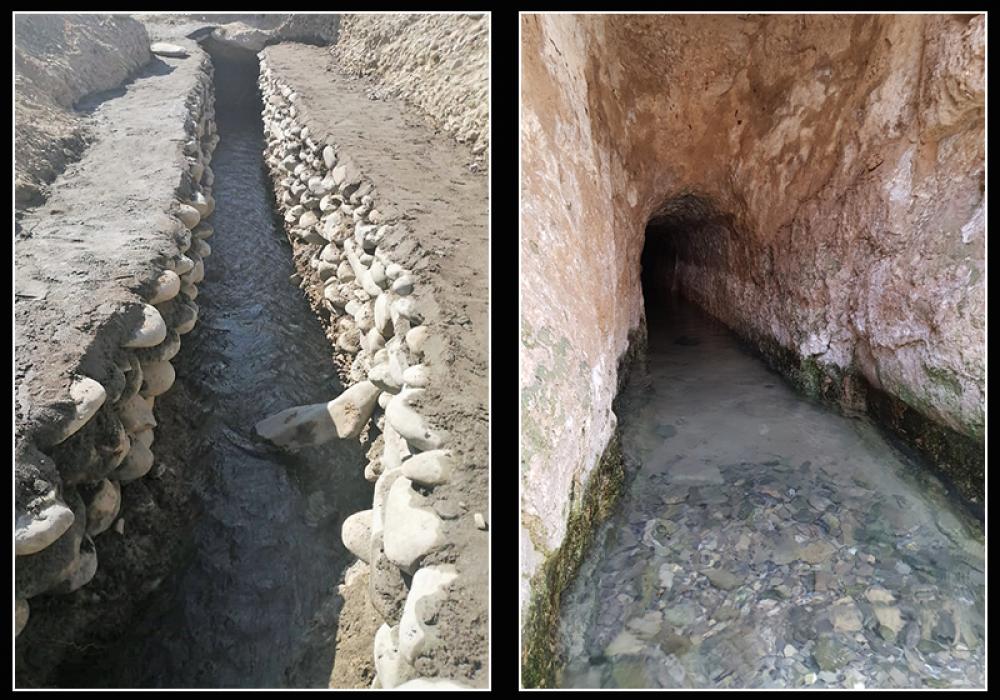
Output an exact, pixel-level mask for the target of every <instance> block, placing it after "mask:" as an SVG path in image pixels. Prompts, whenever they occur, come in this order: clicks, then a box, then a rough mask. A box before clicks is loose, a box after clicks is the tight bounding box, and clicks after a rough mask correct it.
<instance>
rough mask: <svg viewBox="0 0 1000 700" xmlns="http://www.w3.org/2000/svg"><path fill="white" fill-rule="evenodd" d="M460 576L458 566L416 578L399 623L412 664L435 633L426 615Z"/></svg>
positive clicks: (404, 652) (402, 650)
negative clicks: (426, 623)
mask: <svg viewBox="0 0 1000 700" xmlns="http://www.w3.org/2000/svg"><path fill="white" fill-rule="evenodd" d="M400 481H401V480H400ZM396 483H399V482H398V481H397V482H396ZM457 576H458V573H457V572H456V571H455V567H454V566H450V565H447V564H443V565H437V566H425V567H423V568H421V569H420V570H419V571H417V573H415V574H414V575H413V581H412V582H411V583H410V592H409V593H408V594H407V596H406V603H405V604H404V605H403V615H402V617H401V618H400V621H399V653H400V654H402V655H403V658H404V659H406V660H407V661H408V662H409V663H410V664H411V665H412V664H413V663H414V662H415V661H416V659H417V657H418V656H420V653H421V652H422V651H423V649H424V647H425V646H426V644H427V641H428V638H429V637H430V636H431V634H432V633H431V632H429V631H428V629H427V627H426V625H425V623H424V620H425V619H427V617H426V616H428V615H433V614H434V613H435V612H436V608H437V606H439V605H440V602H441V600H442V599H443V598H444V596H445V594H446V592H447V590H448V584H450V583H451V582H452V581H454V580H455V578H457ZM418 606H419V610H418Z"/></svg>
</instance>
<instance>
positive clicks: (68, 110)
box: [14, 15, 150, 211]
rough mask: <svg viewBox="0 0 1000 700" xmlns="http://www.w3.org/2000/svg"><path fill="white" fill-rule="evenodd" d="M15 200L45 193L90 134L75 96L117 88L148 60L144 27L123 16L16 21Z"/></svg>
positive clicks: (36, 200) (22, 203)
mask: <svg viewBox="0 0 1000 700" xmlns="http://www.w3.org/2000/svg"><path fill="white" fill-rule="evenodd" d="M14 30H15V41H14V66H15V77H14V119H15V121H16V123H17V132H16V138H15V141H14V180H15V190H14V191H15V205H16V207H17V210H18V211H20V210H22V209H23V208H24V207H27V206H37V205H39V204H41V203H42V202H43V201H44V200H45V197H46V196H48V191H49V190H48V185H49V183H51V182H52V181H53V180H54V179H55V177H56V176H57V175H58V174H59V173H61V172H62V171H63V169H64V168H65V167H66V164H67V163H70V162H72V161H73V160H75V159H76V158H78V157H79V156H80V154H81V153H82V152H83V149H84V148H85V146H86V142H87V140H88V138H91V137H93V136H94V134H91V133H90V132H89V131H88V129H87V128H86V125H85V121H84V120H83V119H82V118H81V115H80V114H78V113H76V112H74V111H73V107H74V105H75V104H76V102H77V100H79V99H80V98H81V97H84V96H86V95H91V94H93V93H96V92H100V91H102V90H109V89H111V88H114V87H117V86H118V85H120V84H121V83H122V82H123V81H125V80H126V79H127V78H128V77H129V76H132V75H134V74H135V73H136V71H138V70H139V68H140V67H142V66H143V65H145V64H146V62H147V61H149V56H150V54H149V42H148V39H147V37H146V30H145V29H143V26H142V24H140V23H139V22H136V21H135V20H134V19H131V18H129V17H126V16H124V15H112V16H108V15H105V16H100V15H17V16H15V18H14Z"/></svg>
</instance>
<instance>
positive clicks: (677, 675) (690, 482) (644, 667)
mask: <svg viewBox="0 0 1000 700" xmlns="http://www.w3.org/2000/svg"><path fill="white" fill-rule="evenodd" d="M620 423H621V427H622V447H623V450H624V453H625V456H626V463H627V465H628V466H627V469H630V470H631V471H632V474H633V478H632V481H631V483H630V484H629V486H628V487H627V491H626V494H625V496H624V497H623V499H622V502H621V503H620V504H619V507H618V509H617V510H616V513H615V514H614V515H613V516H612V517H611V518H610V519H609V521H608V522H607V523H605V524H604V526H603V527H602V528H601V530H600V532H599V535H598V538H597V542H596V544H595V546H594V547H593V549H592V551H591V553H590V555H589V557H588V559H587V561H586V562H585V563H584V565H583V567H582V569H581V571H580V573H579V575H578V577H577V579H576V582H575V584H574V585H573V587H571V589H570V590H569V591H568V592H567V594H566V596H565V599H564V605H563V612H562V632H563V642H564V645H565V649H566V651H567V661H568V663H567V666H566V668H565V670H564V672H563V674H562V678H561V680H560V684H561V685H562V686H564V687H654V688H657V687H659V688H717V687H721V688H740V687H755V688H786V687H797V688H801V687H810V686H812V687H846V688H859V687H866V688H921V687H982V686H983V685H984V683H985V654H984V643H983V642H984V609H985V586H984V574H983V572H984V568H985V566H984V556H985V554H984V546H983V542H984V540H983V532H982V528H981V526H980V524H979V523H978V521H975V520H971V519H969V518H967V517H966V516H965V515H964V514H963V513H962V512H959V511H957V510H956V509H955V508H954V507H953V506H952V505H950V503H949V502H948V500H947V498H946V497H945V489H944V487H943V486H942V485H941V484H940V483H939V482H938V481H937V480H936V479H935V478H934V477H933V476H929V474H928V472H927V470H926V469H925V468H922V467H921V466H920V465H919V464H917V463H916V462H915V461H913V460H912V459H911V458H910V457H909V456H908V455H905V454H903V453H901V452H900V451H899V450H898V449H897V448H896V447H894V446H893V445H891V444H889V443H888V442H887V441H886V440H885V439H884V438H883V437H882V435H881V434H880V433H879V431H878V430H877V429H876V428H875V427H874V426H873V425H871V424H870V423H869V422H868V421H867V420H865V419H863V418H847V417H844V416H841V415H838V414H836V413H833V412H831V411H830V410H828V409H826V408H824V407H822V406H819V405H817V404H815V403H813V402H811V401H810V400H808V399H806V398H804V397H802V396H800V395H799V394H797V393H796V392H795V391H794V390H793V389H792V388H791V387H789V386H788V385H787V384H785V383H784V382H783V381H782V379H781V378H780V377H779V376H778V375H777V374H775V373H773V372H772V371H770V370H769V369H768V368H767V367H766V366H765V365H764V364H763V363H762V362H761V361H760V360H758V359H757V358H755V357H753V356H751V355H750V354H748V353H747V352H746V351H745V350H744V349H742V348H741V347H740V345H739V343H738V341H737V340H736V338H735V337H734V336H733V335H732V334H731V333H730V332H728V331H727V330H726V329H725V327H723V326H722V325H721V324H718V323H717V322H715V321H714V320H712V319H710V318H708V317H706V316H705V315H704V314H702V313H701V312H700V311H699V310H697V309H696V308H694V307H692V306H690V305H686V304H683V303H679V304H676V305H675V308H672V309H671V310H670V312H669V317H668V318H665V319H651V321H650V335H649V352H648V355H647V357H646V360H645V362H644V363H641V362H640V363H638V364H637V366H636V368H635V369H634V370H633V374H632V377H631V380H630V383H629V386H628V387H627V388H626V390H625V393H624V396H623V400H622V409H621V415H620Z"/></svg>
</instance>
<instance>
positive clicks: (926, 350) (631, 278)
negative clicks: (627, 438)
mask: <svg viewBox="0 0 1000 700" xmlns="http://www.w3.org/2000/svg"><path fill="white" fill-rule="evenodd" d="M984 32H985V18H984V17H983V16H982V15H924V16H916V15H909V16H848V15H840V16H835V15H830V16H817V15H813V16H749V15H726V16H720V15H713V16H703V17H702V16H694V15H687V16H669V15H636V16H626V15H615V16H600V15H590V16H570V15H560V16H555V15H549V16H535V15H526V16H524V17H522V42H523V44H522V56H523V63H522V113H523V119H522V127H521V128H522V132H521V149H522V150H521V157H522V173H523V181H522V227H521V230H522V233H521V246H522V265H521V309H522V343H521V344H522V355H521V356H522V367H521V389H522V397H523V398H522V454H523V455H524V458H523V463H522V472H521V482H522V521H521V554H522V570H521V592H520V598H521V605H522V623H523V622H524V620H525V619H526V617H527V616H528V614H529V610H530V608H531V601H532V600H533V597H535V596H536V594H537V592H538V590H539V588H540V586H541V582H540V580H539V578H538V574H539V572H540V571H541V570H542V568H543V564H544V563H545V562H546V561H547V560H550V559H551V558H552V557H553V556H555V555H556V554H557V553H558V551H559V549H560V547H561V545H562V544H563V541H564V538H565V535H566V527H567V522H568V521H569V518H570V513H571V512H573V510H574V508H575V507H576V506H577V505H578V504H579V503H580V501H581V499H582V494H583V493H584V492H585V490H586V488H585V486H586V484H587V483H588V481H589V479H590V478H591V474H592V473H593V471H594V469H595V467H596V465H597V464H598V461H599V457H600V455H601V454H602V453H603V451H604V448H605V445H606V444H607V443H608V440H609V436H610V435H611V433H612V431H613V427H614V416H613V413H612V412H611V404H612V400H613V398H614V395H615V390H616V389H615V388H616V385H617V381H616V380H617V362H616V360H617V358H619V357H620V356H622V355H623V354H624V353H625V352H626V350H627V348H628V347H629V344H630V340H629V334H630V332H632V331H634V330H635V329H639V328H641V327H642V326H643V324H644V308H643V301H642V288H641V283H640V264H639V262H640V256H641V254H642V251H643V245H644V242H645V235H646V226H647V224H649V223H652V224H653V227H652V229H651V231H658V232H661V235H662V232H669V233H670V235H672V237H673V241H672V242H673V244H674V246H675V248H676V250H677V264H676V275H677V283H678V285H679V287H680V290H681V292H682V293H683V294H684V295H686V296H688V297H690V298H692V299H693V300H694V301H696V302H697V303H698V304H699V305H701V306H702V307H704V308H705V309H706V310H708V311H709V312H710V313H712V314H713V315H715V316H717V317H718V318H720V319H721V320H723V321H724V322H726V323H727V324H728V325H729V326H731V327H732V328H734V329H735V330H736V331H738V332H739V333H740V334H741V335H743V336H744V337H746V338H748V339H750V340H751V341H753V343H754V344H755V345H756V346H757V347H758V348H759V349H761V350H762V351H763V352H765V354H767V355H769V356H770V357H772V358H776V357H781V358H782V363H783V367H782V368H783V369H784V370H785V371H786V372H787V373H788V374H790V375H791V376H793V377H794V378H795V379H796V380H797V381H799V383H800V384H801V385H802V386H803V387H804V388H806V389H812V390H814V391H816V392H817V393H821V394H831V395H834V396H836V397H837V398H838V399H839V400H840V401H842V402H843V403H844V404H845V405H848V406H854V407H857V406H858V405H859V403H860V405H861V407H864V405H865V403H866V399H865V398H864V396H860V397H859V396H858V392H859V391H860V390H859V389H858V387H862V388H863V387H865V386H870V387H872V388H873V390H875V391H878V392H880V393H881V394H882V395H885V396H888V397H890V398H891V400H892V401H893V402H895V403H893V406H894V407H895V408H894V409H893V410H892V411H888V412H887V413H894V414H898V415H903V414H906V415H908V416H911V417H912V416H914V415H918V416H920V417H922V420H924V421H925V422H926V424H927V425H932V426H940V429H941V430H942V431H943V433H942V434H947V436H948V438H947V439H948V440H952V439H954V440H957V441H958V442H963V444H966V445H969V444H971V445H976V444H978V445H979V450H978V452H979V453H980V455H979V456H978V457H977V456H975V454H974V453H975V452H976V450H975V449H972V450H971V452H970V453H969V454H973V456H972V458H971V461H972V465H971V467H970V466H969V464H965V465H960V466H959V467H956V468H955V470H954V472H952V473H949V474H948V475H949V476H951V477H953V478H954V479H955V481H956V482H957V486H958V489H959V491H960V492H961V494H962V495H963V496H964V497H966V498H967V499H969V500H971V501H978V502H979V503H981V502H982V500H981V499H982V471H981V470H982V457H981V451H982V450H981V446H982V440H983V433H984V402H983V399H984V389H985V382H984V379H985V373H984V359H985V354H984V352H983V344H984V322H985V314H984V310H985V307H984V304H985V288H984V279H983V273H984V263H985V261H984V239H985V226H984V209H983V207H984V199H983V191H984V170H983V166H984V153H985V143H984V138H983V136H984V120H983V115H984V90H985V62H984V54H985V35H984ZM650 235H652V233H651V234H650ZM671 274H673V272H669V273H667V272H665V273H664V275H665V276H668V277H669V275H671ZM666 287H667V288H669V287H670V280H669V279H668V280H667V284H666ZM871 395H872V396H874V395H875V394H874V391H873V392H872V394H871ZM867 402H868V403H869V404H871V402H872V399H871V398H869V399H867ZM567 425H570V426H574V430H573V431H568V430H566V429H565V426H567ZM923 432H925V431H913V434H915V435H916V442H917V443H918V444H919V442H920V437H919V435H920V434H921V433H923ZM929 451H930V452H931V453H933V449H931V450H929ZM977 460H978V464H977ZM963 469H964V471H963ZM977 472H978V473H977Z"/></svg>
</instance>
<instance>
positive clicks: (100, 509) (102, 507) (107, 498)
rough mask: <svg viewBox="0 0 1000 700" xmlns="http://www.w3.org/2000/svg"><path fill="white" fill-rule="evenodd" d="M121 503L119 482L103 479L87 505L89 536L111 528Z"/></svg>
mask: <svg viewBox="0 0 1000 700" xmlns="http://www.w3.org/2000/svg"><path fill="white" fill-rule="evenodd" d="M150 432H152V431H150ZM121 501H122V491H121V487H120V486H119V485H118V482H116V481H111V480H110V479H103V480H102V481H101V485H100V486H99V487H98V489H97V491H96V492H95V493H94V495H93V496H92V497H91V500H90V503H88V504H87V534H88V535H91V536H94V535H99V534H101V533H102V532H104V531H105V530H107V529H108V528H109V527H111V524H112V523H113V522H114V521H115V518H117V517H118V510H119V509H120V508H121Z"/></svg>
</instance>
